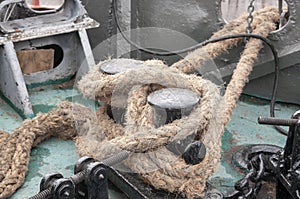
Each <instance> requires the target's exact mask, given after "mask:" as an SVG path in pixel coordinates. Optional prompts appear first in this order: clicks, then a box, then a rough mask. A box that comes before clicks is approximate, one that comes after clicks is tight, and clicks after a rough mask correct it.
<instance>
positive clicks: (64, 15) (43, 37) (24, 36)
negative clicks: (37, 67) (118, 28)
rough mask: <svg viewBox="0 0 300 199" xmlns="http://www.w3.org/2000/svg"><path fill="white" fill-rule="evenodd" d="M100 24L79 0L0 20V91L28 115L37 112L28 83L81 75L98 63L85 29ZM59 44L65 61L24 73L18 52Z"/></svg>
mask: <svg viewBox="0 0 300 199" xmlns="http://www.w3.org/2000/svg"><path fill="white" fill-rule="evenodd" d="M16 2H22V3H24V0H7V1H4V2H2V3H0V10H1V8H3V9H4V7H5V6H6V5H8V4H11V3H16ZM98 26H99V24H98V23H97V22H96V21H94V20H93V19H91V18H89V17H88V16H87V13H86V11H85V10H84V8H83V6H82V5H81V2H80V1H79V0H65V3H64V5H63V7H62V9H61V10H60V11H59V12H55V13H50V14H43V15H37V16H33V17H28V18H24V19H15V20H11V21H6V22H0V30H1V32H2V33H3V34H2V36H0V45H2V46H3V48H0V58H1V59H0V64H1V67H0V75H1V81H0V90H1V91H2V94H3V95H4V97H6V98H7V99H8V100H9V101H10V102H11V104H13V106H14V108H16V109H17V111H18V112H19V113H21V115H22V116H25V117H26V118H28V117H32V116H33V115H34V112H33V110H32V106H31V103H30V100H29V95H28V91H27V88H26V86H30V87H31V86H36V85H40V84H49V83H55V82H59V81H61V80H67V79H70V78H71V77H72V76H73V75H75V74H76V72H77V71H78V70H79V71H80V74H78V73H77V78H80V77H81V76H82V75H83V74H85V73H86V72H87V71H88V70H89V69H91V68H92V67H93V66H94V65H95V61H94V56H93V53H92V50H91V46H90V43H89V41H88V36H87V33H86V29H88V28H95V27H98ZM49 45H55V46H59V48H61V51H62V53H61V54H62V55H61V56H62V57H63V58H62V61H61V62H60V63H58V65H57V66H55V67H54V68H53V69H49V70H44V71H39V72H33V73H30V74H23V73H22V71H21V69H20V63H19V60H18V57H17V54H16V52H17V51H21V50H24V49H25V50H26V49H32V48H38V49H40V48H43V46H49Z"/></svg>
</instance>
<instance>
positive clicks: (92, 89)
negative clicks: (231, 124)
mask: <svg viewBox="0 0 300 199" xmlns="http://www.w3.org/2000/svg"><path fill="white" fill-rule="evenodd" d="M254 15H255V16H254V21H253V29H254V33H256V34H259V35H261V36H264V37H266V36H267V35H268V33H269V32H270V31H272V30H274V29H275V25H274V24H275V23H274V22H277V21H278V20H279V16H278V12H277V10H276V8H266V9H262V10H260V11H258V12H255V14H254ZM245 21H246V18H245V16H243V17H241V18H239V19H238V20H236V21H234V22H232V23H230V24H228V25H226V26H225V27H224V29H222V30H221V31H219V32H217V33H215V34H214V36H213V37H219V36H224V35H230V34H235V33H243V32H244V30H245V27H246V25H245ZM238 41H240V40H239V39H232V40H228V41H225V42H220V43H215V44H209V45H207V46H205V47H203V48H202V49H199V50H195V51H194V52H192V53H190V54H189V55H188V56H187V57H186V58H185V59H183V60H182V61H180V62H178V63H176V64H174V65H173V66H172V67H171V68H168V67H167V66H165V65H164V64H163V63H162V62H160V61H148V62H147V61H146V62H145V66H144V67H143V68H142V69H138V70H131V71H126V72H124V73H120V74H117V75H112V76H109V75H105V74H102V73H100V72H99V68H98V67H95V69H93V70H92V71H91V72H90V73H89V74H88V75H86V76H85V77H84V78H83V79H82V81H81V83H80V85H79V89H80V90H81V91H82V93H83V94H84V96H86V97H88V98H91V99H93V100H102V101H103V102H104V103H105V105H104V106H102V107H100V108H99V110H98V111H97V113H96V114H95V113H94V112H93V111H91V110H89V109H88V108H85V107H83V106H80V105H76V104H71V103H67V102H65V103H62V104H61V105H60V106H59V107H58V109H57V110H53V111H51V112H49V113H47V114H39V115H38V116H36V117H35V118H33V119H31V120H25V121H24V122H23V124H22V125H21V126H20V127H19V128H18V129H16V130H15V131H14V132H13V133H12V135H8V134H7V133H5V132H0V151H1V154H2V155H1V156H0V198H3V199H4V198H8V197H9V196H11V195H12V194H13V193H14V191H15V190H16V189H17V188H18V187H20V186H21V185H22V184H23V182H24V178H25V174H26V172H27V170H28V163H29V158H30V150H31V148H32V147H34V146H36V145H37V144H38V143H40V142H41V141H43V140H45V139H47V138H49V137H51V136H55V137H60V138H63V139H72V138H74V137H75V136H76V135H77V136H76V138H75V139H76V145H77V147H78V151H79V153H80V154H82V155H91V156H93V157H96V158H98V159H99V160H101V159H102V158H104V157H106V156H108V155H110V154H113V153H114V152H117V151H119V150H122V149H125V150H129V151H133V152H135V153H134V155H132V156H131V157H130V158H129V159H128V160H127V161H126V162H125V163H126V164H127V165H128V166H129V167H130V168H131V170H132V171H135V172H139V173H140V176H141V177H142V178H143V179H144V181H145V182H147V183H149V184H151V185H152V186H154V187H155V188H157V189H165V190H167V191H170V192H177V193H180V194H182V195H184V196H186V197H187V198H194V197H199V196H203V195H204V192H205V183H206V181H207V179H208V177H210V176H211V175H212V174H213V173H214V172H215V170H216V167H217V165H218V162H219V158H220V145H221V136H222V133H223V131H224V126H225V124H226V123H227V122H228V121H229V119H230V115H231V113H232V110H233V108H234V106H235V104H236V101H237V99H238V97H239V95H240V93H241V92H242V89H243V86H244V85H245V82H246V80H247V77H248V75H249V73H250V72H251V70H252V66H253V64H254V61H255V60H256V59H257V55H258V52H259V50H260V49H261V47H262V43H261V41H259V40H255V39H250V40H249V42H248V43H247V45H246V48H245V50H244V52H243V55H242V57H241V59H240V61H239V63H238V66H237V69H236V70H235V71H234V74H233V77H232V81H231V82H230V84H229V85H228V88H227V90H226V93H225V96H224V99H223V100H222V101H220V100H221V97H220V95H219V93H218V92H219V91H218V88H217V87H216V86H215V85H213V84H212V83H211V82H209V81H207V80H204V79H202V78H200V77H196V76H194V75H185V74H183V73H181V72H180V71H182V72H184V73H190V72H193V71H195V70H197V68H198V67H200V66H201V64H203V63H204V62H205V61H206V60H208V59H211V58H214V57H216V56H217V55H219V54H221V53H223V52H226V50H227V49H228V48H230V47H232V46H235V45H237V42H238ZM203 52H205V53H204V54H203ZM137 75H139V76H141V78H137ZM142 75H144V77H142ZM133 80H134V81H133ZM143 83H145V84H143ZM149 83H150V84H149ZM163 87H180V88H190V89H191V90H193V91H194V92H196V93H197V94H199V95H200V96H201V97H202V100H201V103H200V104H199V105H198V106H197V107H196V108H195V109H194V110H193V111H192V113H191V114H190V115H189V116H188V117H184V118H182V119H179V120H175V121H173V122H172V123H170V124H167V125H164V126H162V127H159V128H154V125H153V121H152V116H153V115H152V109H151V107H150V106H149V105H148V104H147V102H146V97H147V95H148V94H149V93H151V92H153V91H155V90H158V89H161V88H163ZM108 105H112V106H117V107H118V106H120V107H122V108H126V109H127V111H126V116H125V118H126V124H125V127H123V126H121V125H118V124H116V123H114V122H113V121H112V119H110V118H109V117H108V115H107V114H106V108H107V107H108ZM187 118H188V119H187ZM188 135H194V136H195V139H200V140H201V141H202V142H203V143H204V144H205V146H206V148H207V155H206V157H205V159H204V160H203V161H202V162H201V163H200V164H198V165H193V166H192V165H187V164H186V163H185V162H184V161H183V159H182V158H180V157H178V156H176V155H174V154H173V153H171V152H170V151H169V150H167V149H166V148H165V146H166V145H167V144H169V143H170V142H173V141H176V140H178V139H183V138H185V137H186V136H188ZM100 144H101V145H100ZM103 146H105V147H103ZM110 146H111V148H110ZM105 148H106V149H105ZM107 149H111V150H107ZM135 162H137V163H138V164H136V163H135ZM142 171H148V172H142Z"/></svg>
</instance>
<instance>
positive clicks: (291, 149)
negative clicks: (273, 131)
mask: <svg viewBox="0 0 300 199" xmlns="http://www.w3.org/2000/svg"><path fill="white" fill-rule="evenodd" d="M299 117H300V111H297V112H295V113H294V114H293V116H292V118H291V119H288V120H283V119H276V118H272V119H270V118H268V119H267V120H269V121H271V123H272V124H274V123H276V125H284V124H285V125H287V126H290V128H289V132H288V137H287V140H286V144H285V147H284V150H281V151H279V152H278V154H277V155H273V156H272V157H271V158H270V159H269V163H270V164H269V165H270V167H271V168H272V170H273V172H274V175H275V177H276V180H277V189H276V198H285V199H296V198H298V199H300V181H299V180H300V120H299ZM269 121H267V123H268V124H270V122H269Z"/></svg>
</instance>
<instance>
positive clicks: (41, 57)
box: [17, 44, 63, 74]
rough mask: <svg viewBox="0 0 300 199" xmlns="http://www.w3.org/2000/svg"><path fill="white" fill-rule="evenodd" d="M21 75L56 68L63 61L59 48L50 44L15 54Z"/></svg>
mask: <svg viewBox="0 0 300 199" xmlns="http://www.w3.org/2000/svg"><path fill="white" fill-rule="evenodd" d="M17 56H18V60H19V63H20V67H21V70H22V72H23V74H31V73H36V72H40V71H46V70H51V69H53V68H56V67H57V66H58V65H59V64H60V63H61V62H62V60H63V50H62V48H61V47H60V46H58V45H55V44H51V45H46V46H42V47H37V48H34V49H22V50H20V51H18V52H17Z"/></svg>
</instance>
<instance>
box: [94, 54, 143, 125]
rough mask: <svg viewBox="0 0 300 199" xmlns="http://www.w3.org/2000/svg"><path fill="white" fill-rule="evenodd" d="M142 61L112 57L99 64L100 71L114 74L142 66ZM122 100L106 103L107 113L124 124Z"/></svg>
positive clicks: (124, 110) (117, 121)
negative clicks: (115, 102) (115, 103)
mask: <svg viewBox="0 0 300 199" xmlns="http://www.w3.org/2000/svg"><path fill="white" fill-rule="evenodd" d="M143 64H144V62H143V61H138V60H133V59H125V58H123V59H112V60H108V61H106V62H104V63H103V64H101V66H100V69H99V70H100V71H101V72H102V73H105V74H107V75H115V74H118V73H121V72H125V71H127V70H129V69H134V68H139V67H142V66H143ZM123 103H124V102H122V100H120V104H119V105H113V106H111V105H108V107H107V114H108V116H109V117H110V118H112V119H113V120H114V121H115V122H116V123H118V124H124V122H125V118H124V116H125V112H126V108H125V107H124V105H123Z"/></svg>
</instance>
